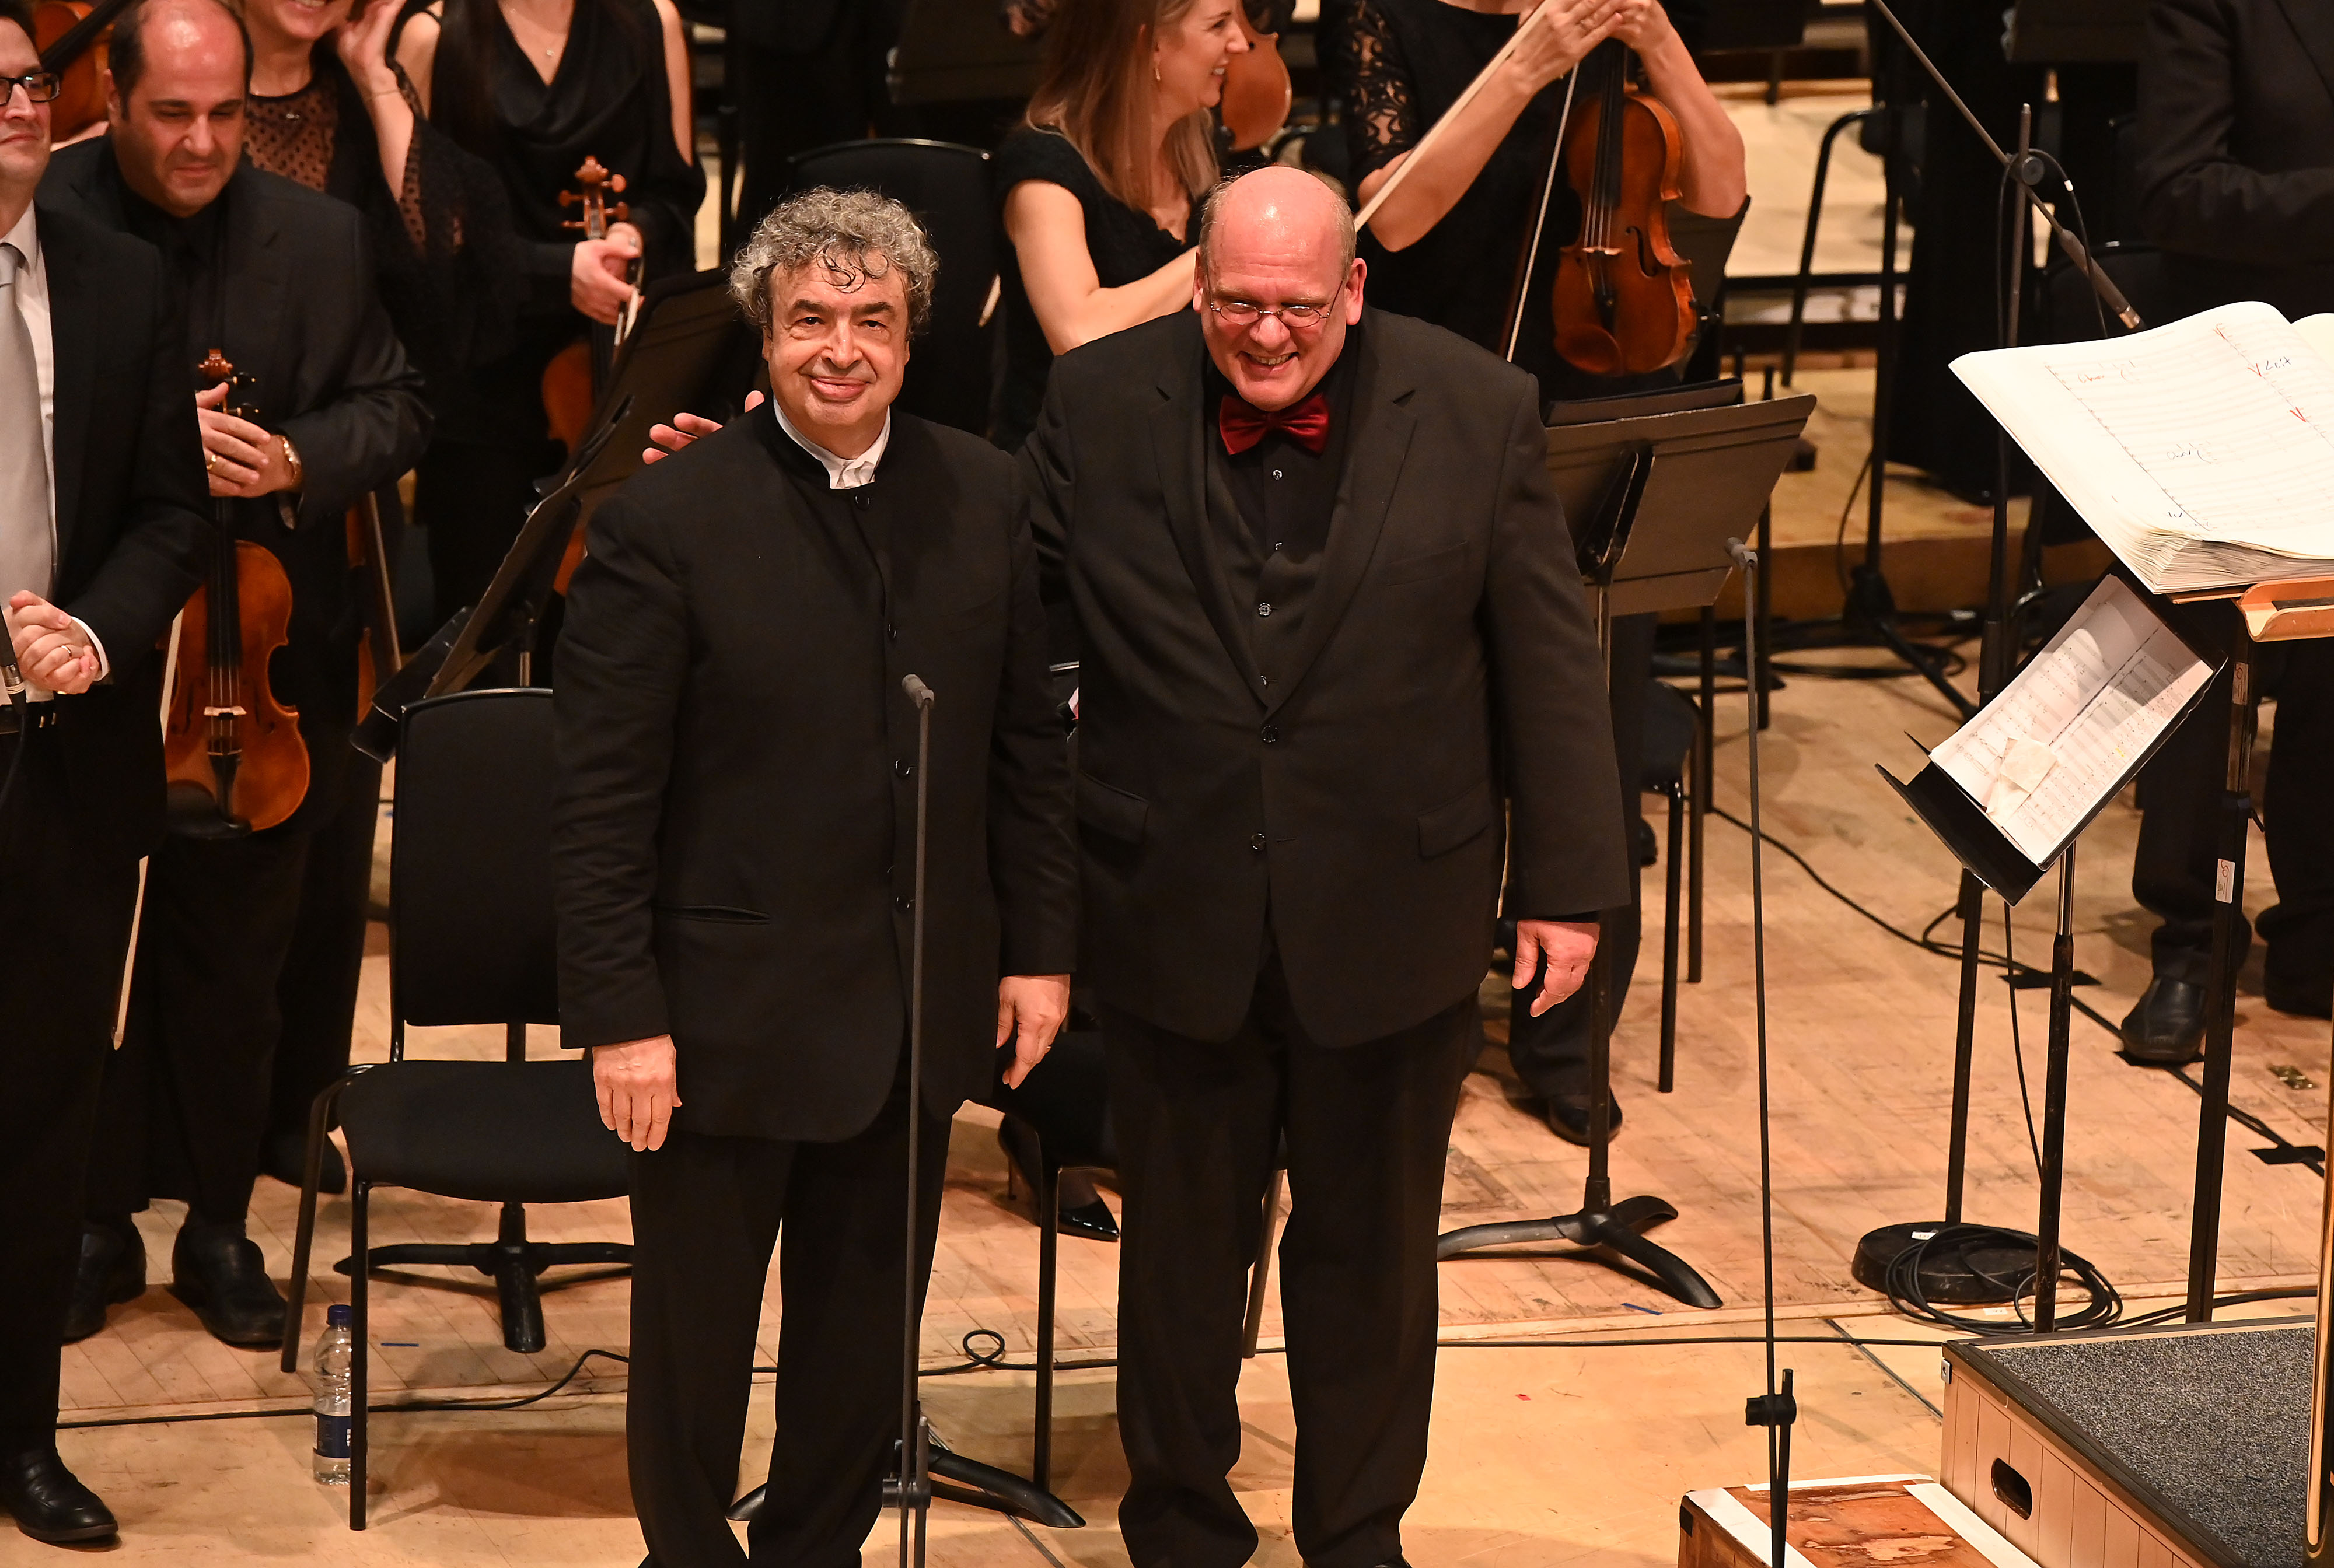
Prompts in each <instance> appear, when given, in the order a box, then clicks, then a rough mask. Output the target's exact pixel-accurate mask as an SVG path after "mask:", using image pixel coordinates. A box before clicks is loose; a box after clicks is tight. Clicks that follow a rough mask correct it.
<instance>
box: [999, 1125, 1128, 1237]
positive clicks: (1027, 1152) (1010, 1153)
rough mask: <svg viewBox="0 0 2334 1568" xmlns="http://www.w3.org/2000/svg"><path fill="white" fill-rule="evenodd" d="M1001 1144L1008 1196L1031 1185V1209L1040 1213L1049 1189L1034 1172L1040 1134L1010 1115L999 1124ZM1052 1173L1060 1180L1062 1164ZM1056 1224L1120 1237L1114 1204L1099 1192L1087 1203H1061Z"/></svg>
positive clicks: (1067, 1230) (1069, 1230)
mask: <svg viewBox="0 0 2334 1568" xmlns="http://www.w3.org/2000/svg"><path fill="white" fill-rule="evenodd" d="M997 1147H998V1148H999V1149H1001V1150H1004V1151H1005V1166H1006V1184H1005V1190H1006V1196H1007V1197H1008V1198H1016V1197H1018V1196H1019V1188H1021V1187H1027V1188H1028V1189H1029V1193H1030V1209H1031V1213H1032V1215H1033V1217H1034V1216H1036V1209H1037V1197H1038V1195H1039V1194H1041V1193H1043V1192H1044V1191H1045V1186H1044V1184H1043V1183H1041V1182H1040V1181H1038V1180H1037V1178H1036V1177H1034V1176H1032V1175H1031V1174H1030V1172H1031V1170H1032V1169H1033V1168H1035V1167H1036V1166H1037V1164H1038V1162H1039V1161H1038V1147H1037V1136H1036V1134H1034V1133H1033V1132H1031V1131H1030V1130H1029V1129H1028V1128H1027V1126H1025V1125H1024V1124H1022V1123H1021V1122H1019V1121H1014V1120H1012V1119H1010V1118H1008V1119H1007V1120H1006V1121H1001V1122H999V1123H998V1127H997ZM1052 1174H1053V1176H1054V1178H1055V1179H1056V1181H1058V1180H1060V1179H1061V1174H1062V1173H1061V1168H1060V1167H1058V1166H1056V1167H1055V1168H1054V1169H1053V1172H1052ZM1016 1178H1018V1184H1017V1181H1016ZM1040 1218H1042V1217H1040ZM1055 1228H1056V1231H1058V1232H1059V1233H1060V1234H1061V1235H1063V1236H1085V1238H1086V1239H1087V1240H1088V1241H1116V1240H1117V1239H1118V1221H1117V1220H1116V1219H1115V1218H1114V1217H1112V1215H1111V1212H1110V1205H1108V1204H1106V1203H1104V1201H1103V1200H1102V1198H1101V1197H1100V1196H1099V1195H1097V1196H1096V1197H1095V1198H1094V1199H1093V1200H1092V1201H1090V1202H1087V1203H1081V1204H1077V1205H1075V1206H1073V1205H1069V1204H1064V1205H1062V1206H1060V1207H1059V1208H1058V1209H1057V1211H1056V1216H1055Z"/></svg>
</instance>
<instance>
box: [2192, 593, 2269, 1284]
mask: <svg viewBox="0 0 2334 1568" xmlns="http://www.w3.org/2000/svg"><path fill="white" fill-rule="evenodd" d="M2259 701H2260V694H2259V693H2258V692H2256V691H2255V689H2254V686H2253V645H2252V639H2251V638H2250V637H2248V636H2246V635H2245V632H2244V629H2243V627H2242V625H2240V626H2239V628H2238V630H2237V644H2236V650H2235V651H2234V652H2233V654H2231V655H2230V658H2229V755H2228V765H2227V768H2226V770H2225V774H2224V776H2223V784H2222V791H2221V857H2220V861H2221V863H2220V868H2219V875H2218V876H2217V877H2216V878H2215V880H2214V885H2213V899H2215V901H2216V904H2217V907H2216V908H2215V909H2213V967H2212V971H2211V977H2210V978H2209V979H2208V980H2207V981H2206V982H2205V987H2204V996H2205V1004H2204V1005H2205V1006H2206V1007H2207V1008H2209V1009H2210V1011H2209V1012H2208V1013H2207V1014H2206V1015H2205V1024H2204V1104H2203V1106H2202V1107H2201V1108H2200V1109H2199V1110H2198V1111H2197V1122H2196V1198H2195V1203H2194V1211H2193V1217H2192V1218H2191V1221H2190V1229H2189V1233H2188V1321H2189V1322H2190V1323H2210V1322H2212V1321H2213V1284H2214V1279H2215V1275H2216V1274H2217V1272H2218V1269H2219V1265H2220V1250H2221V1164H2222V1161H2223V1159H2225V1158H2226V1156H2227V1153H2228V1138H2229V1055H2230V1050H2231V1047H2232V1044H2233V1040H2234V1037H2235V1034H2236V1024H2237V969H2238V967H2239V966H2240V965H2241V964H2242V962H2243V961H2244V945H2243V938H2242V937H2241V936H2240V935H2239V931H2240V925H2239V922H2240V921H2242V919H2244V907H2245V829H2246V827H2247V825H2248V824H2249V823H2251V822H2252V815H2253V797H2252V759H2253V718H2254V715H2255V712H2256V709H2257V705H2258V703H2259Z"/></svg>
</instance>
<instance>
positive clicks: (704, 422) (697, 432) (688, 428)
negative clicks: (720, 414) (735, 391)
mask: <svg viewBox="0 0 2334 1568" xmlns="http://www.w3.org/2000/svg"><path fill="white" fill-rule="evenodd" d="M762 402H763V399H762V394H761V393H759V392H748V393H747V394H746V407H745V408H744V409H742V410H741V412H744V413H748V414H750V413H752V412H753V411H754V410H755V409H758V408H760V407H761V406H762ZM719 428H721V421H720V420H719V419H709V418H706V417H705V416H704V415H702V414H675V415H674V416H673V417H672V423H671V424H670V425H651V426H650V427H649V439H650V440H651V441H653V442H654V443H656V444H655V445H654V446H651V447H641V462H643V463H661V462H663V461H664V460H665V457H666V455H667V454H669V453H672V452H678V451H680V449H681V448H682V447H687V446H689V445H690V443H692V442H694V441H695V440H696V439H697V438H699V436H710V435H711V434H713V432H714V431H716V430H718V429H719Z"/></svg>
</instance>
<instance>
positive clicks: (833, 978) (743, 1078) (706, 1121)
mask: <svg viewBox="0 0 2334 1568" xmlns="http://www.w3.org/2000/svg"><path fill="white" fill-rule="evenodd" d="M1044 643H1045V615H1044V611H1043V610H1042V609H1041V608H1040V606H1039V604H1038V599H1037V557H1036V553H1035V550H1034V548H1033V547H1032V545H1031V543H1030V539H1029V532H1028V524H1027V515H1026V509H1025V507H1024V505H1023V504H1022V501H1021V498H1020V495H1019V492H1018V488H1017V486H1016V485H1015V483H1014V473H1013V466H1012V463H1011V460H1010V459H1008V458H1007V457H1005V456H1003V455H1002V454H1001V453H999V452H998V451H997V450H996V449H995V448H993V447H989V445H988V444H987V443H985V442H983V441H980V440H979V439H978V438H974V437H971V436H968V435H965V434H963V433H961V432H960V431H956V430H952V429H949V428H944V427H941V426H937V425H931V424H927V423H926V422H924V421H923V420H921V419H917V418H912V417H911V416H909V415H905V414H902V413H900V412H898V411H897V410H894V412H893V414H892V438H891V443H890V445H889V446H888V447H886V449H885V451H884V455H883V459H882V463H881V464H880V465H879V466H878V467H877V469H876V477H875V480H874V482H873V484H871V485H868V486H864V487H863V488H861V489H857V490H850V491H836V490H831V489H828V488H827V479H826V474H825V470H824V469H823V468H821V467H819V465H818V464H817V462H816V460H815V459H814V458H813V457H811V456H810V455H809V454H808V453H806V452H805V451H803V450H802V449H801V448H800V447H797V446H796V445H795V444H794V443H793V442H792V441H790V440H789V439H787V438H786V434H785V432H783V431H782V430H780V429H779V428H778V424H777V420H776V418H774V417H773V416H772V415H771V414H770V413H769V412H768V411H767V410H757V411H756V412H754V413H752V414H749V415H747V416H745V417H744V418H739V419H738V420H736V421H735V422H733V423H732V424H731V425H730V426H729V427H728V428H725V429H723V430H721V431H720V432H719V433H718V434H716V435H714V436H710V437H709V438H706V439H704V440H702V441H699V442H698V443H697V444H696V445H694V446H692V447H690V449H689V450H688V451H686V452H684V453H682V454H680V455H679V456H677V457H673V458H671V459H670V460H668V461H666V462H662V463H658V464H656V465H654V466H652V467H649V468H646V469H644V470H643V471H642V472H641V474H640V475H638V476H636V477H634V478H632V480H630V481H629V482H627V483H626V484H625V486H623V487H622V489H621V490H619V491H618V492H617V494H616V495H614V496H613V497H612V498H611V499H610V500H609V501H608V502H607V503H606V504H605V505H603V506H602V507H601V508H600V510H599V511H598V512H597V513H596V514H595V515H593V519H592V523H591V527H590V553H589V554H588V556H587V557H586V558H585V561H584V564H583V565H582V566H581V567H580V568H579V569H578V570H577V572H576V574H575V579H574V584H573V585H572V591H571V592H570V595H569V599H568V605H567V617H566V623H565V626H564V630H563V632H562V634H561V640H560V646H559V683H558V688H557V696H556V698H555V713H556V720H557V730H558V748H559V759H560V775H561V776H560V793H559V796H558V799H557V802H556V804H555V818H554V822H553V852H554V872H555V887H556V894H557V899H558V913H559V949H560V951H559V957H560V1013H561V1020H560V1021H561V1028H562V1039H563V1040H564V1043H565V1044H569V1045H571V1046H582V1045H604V1044H618V1043H622V1042H624V1041H630V1040H637V1039H643V1038H647V1037H651V1036H654V1035H658V1034H670V1035H671V1036H672V1037H673V1039H674V1042H675V1044H676V1046H677V1048H678V1051H679V1057H680V1098H681V1107H680V1110H679V1111H676V1112H675V1114H674V1120H673V1125H674V1126H675V1127H676V1128H679V1129H680V1130H684V1131H690V1132H699V1133H712V1134H719V1135H728V1136H754V1137H764V1138H774V1139H802V1140H816V1141H832V1140H840V1139H844V1138H848V1137H850V1136H852V1135H854V1133H856V1132H858V1131H860V1130H862V1129H863V1128H864V1127H865V1126H866V1125H867V1124H868V1123H869V1122H870V1121H872V1120H873V1117H874V1115H875V1113H876V1111H878V1110H879V1109H881V1107H882V1103H883V1100H884V1097H885V1096H886V1094H888V1093H889V1092H890V1090H891V1087H892V1082H893V1077H894V1074H895V1073H896V1072H897V1070H898V1064H899V1061H900V1053H901V1050H902V1045H903V1044H904V1042H905V1039H906V1034H907V1025H908V987H909V960H910V956H911V931H912V908H911V899H912V895H913V892H914V875H915V866H914V851H915V829H916V817H915V813H916V791H917V785H918V783H919V782H920V781H919V780H918V779H917V778H916V776H915V774H914V764H915V760H916V744H917V736H916V725H917V720H916V711H915V708H914V707H913V706H912V705H911V703H910V702H909V700H908V698H907V697H906V696H905V695H904V694H903V693H902V690H901V687H900V682H901V678H902V677H903V676H906V675H910V674H913V675H917V676H921V678H923V679H924V681H925V682H926V683H927V684H928V685H930V686H931V688H932V690H933V692H934V693H935V694H936V696H937V699H938V700H937V702H936V703H935V705H934V707H933V710H932V716H931V753H932V755H931V766H930V776H929V778H928V779H926V780H924V781H921V782H923V783H925V784H927V785H928V787H929V790H930V829H929V838H930V850H929V863H928V868H927V871H926V889H925V905H926V908H925V941H926V957H925V978H924V983H925V1008H926V1012H925V1033H924V1046H925V1053H926V1055H925V1079H924V1084H925V1102H926V1104H927V1105H928V1106H929V1107H930V1108H931V1110H932V1111H935V1112H937V1113H940V1114H943V1115H945V1114H948V1113H950V1112H951V1111H954V1110H955V1108H956V1107H957V1106H958V1105H959V1104H960V1103H961V1102H962V1101H964V1100H965V1099H966V1098H968V1097H969V1096H970V1095H972V1094H973V1093H975V1092H978V1091H979V1090H980V1089H982V1088H983V1087H985V1086H986V1085H987V1083H988V1082H989V1081H990V1078H991V1076H992V1075H993V1073H995V1071H996V1066H997V1063H996V1056H995V1052H994V1047H993V1042H994V1037H995V1024H996V1017H997V1000H996V996H997V980H998V976H999V975H1000V974H1066V973H1067V972H1069V971H1070V969H1071V968H1072V967H1074V965H1075V951H1074V945H1075V926H1076V908H1075V905H1076V882H1075V875H1076V873H1075V852H1074V850H1073V848H1072V842H1071V836H1070V825H1069V824H1070V815H1069V810H1070V807H1069V799H1070V797H1069V782H1070V774H1069V763H1068V753H1067V747H1066V742H1065V740H1064V737H1063V735H1062V730H1061V726H1060V723H1059V721H1058V720H1057V719H1056V717H1055V712H1054V701H1053V696H1052V690H1051V683H1050V678H1049V676H1048V674H1047V671H1046V657H1045V648H1044Z"/></svg>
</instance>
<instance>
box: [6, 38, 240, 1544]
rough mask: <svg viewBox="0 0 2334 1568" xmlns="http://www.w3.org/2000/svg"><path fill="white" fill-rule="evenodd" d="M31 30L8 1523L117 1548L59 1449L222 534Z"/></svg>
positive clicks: (21, 441) (24, 153) (148, 250)
mask: <svg viewBox="0 0 2334 1568" xmlns="http://www.w3.org/2000/svg"><path fill="white" fill-rule="evenodd" d="M32 33H33V19H32V7H31V6H30V5H28V4H26V3H25V0H0V95H5V97H0V605H5V607H6V611H7V623H8V631H9V634H10V638H9V640H10V643H11V645H12V646H13V649H14V659H15V662H16V664H17V666H18V667H19V669H21V670H22V671H23V674H24V679H25V681H26V682H27V683H28V684H29V686H30V688H31V689H30V691H29V693H28V695H29V696H30V697H32V698H33V700H32V701H30V702H27V703H24V704H23V705H21V706H14V705H11V706H8V707H0V780H5V779H7V778H9V777H10V776H11V774H13V775H14V784H13V785H7V786H4V787H5V790H6V798H5V800H0V888H5V889H6V890H8V892H9V896H10V906H11V908H12V909H13V910H14V914H15V916H16V919H15V922H14V925H13V927H12V928H11V931H10V936H11V938H12V940H11V944H10V946H11V948H12V951H11V954H10V958H11V963H10V966H9V970H8V974H7V976H6V978H5V980H0V1086H5V1087H0V1096H5V1101H6V1103H7V1105H8V1107H9V1109H10V1112H11V1114H10V1115H9V1118H8V1132H7V1136H6V1137H5V1139H0V1510H5V1512H6V1513H7V1514H8V1515H10V1516H11V1517H13V1518H14V1521H15V1525H16V1528H17V1529H19V1530H21V1531H23V1532H24V1534H27V1535H30V1536H32V1537H33V1538H34V1540H36V1541H47V1542H53V1543H66V1542H76V1541H94V1540H101V1539H102V1538H104V1537H105V1536H108V1535H111V1534H113V1533H114V1521H113V1515H111V1513H110V1512H108V1511H107V1509H106V1506H105V1505H104V1503H103V1502H101V1500H99V1498H98V1497H97V1496H96V1495H95V1494H94V1493H92V1492H91V1491H90V1490H89V1488H88V1487H86V1486H82V1484H81V1482H80V1481H78V1480H77V1479H75V1478H74V1477H73V1474H72V1471H71V1470H69V1469H67V1468H66V1467H65V1465H64V1462H63V1459H61V1458H60V1457H58V1454H57V1448H56V1419H57V1376H58V1350H57V1347H58V1345H59V1343H60V1342H61V1338H62V1335H61V1332H60V1331H61V1330H62V1329H63V1325H64V1318H65V1301H66V1295H67V1293H68V1292H69V1291H70V1290H71V1289H72V1278H73V1267H74V1261H75V1257H76V1255H77V1254H78V1252H79V1248H80V1240H81V1209H82V1170H83V1169H84V1167H85V1165H86V1164H87V1161H88V1158H89V1142H90V1132H91V1126H92V1118H93V1117H94V1115H95V1112H96V1109H97V1096H98V1085H99V1082H101V1079H102V1077H103V1074H104V1070H105V1062H106V1056H107V1054H108V1046H109V1045H110V1044H111V1041H112V1035H113V1016H114V1007H115V1005H116V1002H117V1000H118V999H119V996H120V994H121V969H122V960H123V957H124V956H125V953H126V950H127V948H128V947H129V943H130V909H131V906H132V903H133V901H134V900H135V899H136V897H137V890H138V860H139V857H140V856H141V855H143V854H145V853H146V852H147V851H149V850H151V849H152V848H153V847H154V846H155V844H156V843H157V842H159V841H160V839H161V836H162V736H161V726H160V725H159V724H158V723H157V722H156V719H155V713H156V708H157V706H158V704H159V700H160V680H161V660H160V659H159V658H158V657H156V655H155V653H154V646H155V644H156V642H157V641H158V640H159V639H160V638H161V636H162V634H163V633H164V632H165V631H166V630H169V625H170V618H171V616H172V615H174V614H175V613H177V611H178V606H179V605H181V604H183V603H185V602H186V600H187V596H188V594H190V593H192V592H194V590H195V587H196V584H197V583H198V582H200V581H201V578H200V575H199V573H198V569H197V561H198V556H199V554H200V552H201V549H202V546H203V544H204V543H205V541H206V540H207V537H208V535H209V533H210V523H209V517H208V514H207V511H206V510H205V509H204V496H203V489H204V486H203V463H202V447H201V443H200V439H199V438H198V434H197V429H196V422H195V407H194V402H193V399H190V398H188V396H187V390H188V379H187V378H188V366H189V365H190V364H192V363H193V361H192V360H190V359H189V358H188V354H187V349H186V341H185V336H184V333H183V332H182V331H181V330H180V328H179V327H178V324H177V322H175V321H174V320H173V319H172V318H171V315H170V312H169V304H168V303H167V302H168V298H169V296H168V293H167V291H166V289H165V286H164V280H163V273H162V259H161V257H160V256H159V255H157V254H156V253H155V252H154V250H153V248H152V247H151V246H149V245H145V244H143V243H141V242H140V241H138V240H134V239H131V238H130V237H128V236H123V235H116V234H109V233H107V232H106V231H105V230H103V229H101V228H100V227H98V226H96V225H94V224H92V223H89V222H87V221H86V220H84V219H82V218H80V217H78V216H75V215H74V214H72V213H71V212H68V211H66V210H64V209H63V208H61V207H52V206H50V205H49V204H48V203H46V202H40V203H37V204H36V203H35V202H34V190H35V188H37V187H38V186H39V185H40V182H41V174H42V171H43V169H45V168H47V167H48V161H49V101H50V100H51V99H53V98H54V97H55V96H56V89H57V83H56V78H55V77H54V76H53V75H50V74H48V73H46V72H43V71H42V70H41V63H40V55H39V53H38V52H37V51H36V50H35V49H34V46H33V37H32ZM12 1560H13V1559H12Z"/></svg>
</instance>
